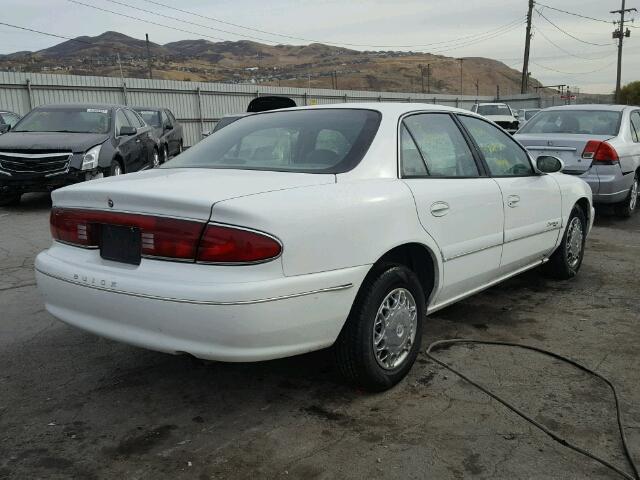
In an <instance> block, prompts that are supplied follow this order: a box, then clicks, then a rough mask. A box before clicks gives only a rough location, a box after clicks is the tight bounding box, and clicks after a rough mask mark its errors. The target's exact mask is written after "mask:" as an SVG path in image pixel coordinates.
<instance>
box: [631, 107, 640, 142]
mask: <svg viewBox="0 0 640 480" xmlns="http://www.w3.org/2000/svg"><path fill="white" fill-rule="evenodd" d="M631 136H632V137H633V141H634V142H640V111H637V110H636V111H635V112H631Z"/></svg>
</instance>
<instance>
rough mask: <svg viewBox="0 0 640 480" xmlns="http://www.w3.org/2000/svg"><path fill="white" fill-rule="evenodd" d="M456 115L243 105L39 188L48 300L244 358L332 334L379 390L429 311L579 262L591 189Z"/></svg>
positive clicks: (94, 319) (138, 337)
mask: <svg viewBox="0 0 640 480" xmlns="http://www.w3.org/2000/svg"><path fill="white" fill-rule="evenodd" d="M561 168H562V162H561V161H560V160H558V159H556V158H554V157H548V156H543V157H539V158H537V159H532V158H531V157H530V156H529V154H528V153H527V151H526V150H525V149H524V148H523V147H522V146H521V145H520V144H519V143H517V142H516V141H514V140H513V139H512V138H511V136H509V135H508V134H507V133H505V131H504V130H501V129H500V128H499V127H497V126H495V125H494V124H492V123H490V122H488V121H486V120H484V119H483V118H482V117H480V116H478V115H476V114H473V113H470V112H466V111H463V110H458V109H453V108H447V107H439V106H435V105H423V104H410V103H406V104H379V103H372V104H344V105H330V106H329V105H328V106H323V107H309V108H306V107H305V108H293V109H287V110H279V111H273V112H265V113H260V114H256V115H250V116H246V117H244V118H241V119H239V120H238V121H236V122H234V123H232V124H230V125H228V126H227V127H225V128H223V129H221V130H219V131H217V132H216V133H214V134H213V135H211V136H210V137H208V138H207V139H206V140H204V141H202V142H200V143H199V144H197V145H196V146H194V147H193V148H191V149H189V150H188V151H187V152H185V153H183V154H181V155H180V156H179V157H177V158H175V159H174V160H172V161H170V162H168V163H166V164H165V165H163V167H162V168H160V169H154V170H151V171H145V172H140V173H134V174H129V175H123V176H118V177H112V178H105V179H100V180H95V181H92V182H87V183H83V184H79V185H74V186H71V187H66V188H63V189H60V190H57V191H55V192H54V193H53V208H52V212H51V232H52V235H53V239H54V241H53V245H52V246H51V248H49V249H48V250H46V251H44V252H42V253H41V254H40V255H38V257H37V259H36V267H35V268H36V277H37V281H38V286H39V288H40V290H41V291H42V293H43V295H44V299H45V304H46V308H47V310H48V311H49V312H50V313H51V314H52V315H54V316H55V317H57V318H59V319H61V320H63V321H64V322H66V323H68V324H71V325H73V326H76V327H79V328H82V329H85V330H87V331H89V332H93V333H95V334H97V335H102V336H104V337H108V338H111V339H115V340H119V341H122V342H126V343H129V344H132V345H137V346H140V347H144V348H149V349H153V350H158V351H162V352H169V353H188V354H191V355H194V356H196V357H199V358H204V359H213V360H221V361H230V362H250V361H258V360H268V359H273V358H280V357H286V356H290V355H297V354H301V353H304V352H310V351H312V350H318V349H322V348H326V347H330V346H333V348H334V350H335V353H336V359H337V363H338V366H339V368H340V369H341V371H342V372H343V373H344V374H345V375H346V376H347V378H348V379H350V380H351V381H353V382H354V383H356V384H358V385H360V386H361V387H364V388H367V389H370V390H384V389H386V388H389V387H391V386H392V385H394V384H395V383H397V382H398V381H399V380H400V379H402V378H403V377H404V375H406V373H407V372H408V370H409V369H410V368H411V366H412V364H413V363H414V360H415V358H416V356H417V354H418V350H419V348H420V343H421V338H422V331H423V320H424V318H425V317H426V315H427V314H428V313H431V312H434V311H436V310H438V309H440V308H443V307H446V306H447V305H450V304H452V303H453V302H456V301H458V300H460V299H462V298H465V297H467V296H469V295H472V294H474V293H476V292H479V291H480V290H483V289H485V288H487V287H490V286H491V285H495V284H496V283H498V282H501V281H502V280H505V279H507V278H509V277H512V276H513V275H516V274H518V273H520V272H523V271H525V270H528V269H531V268H533V267H536V266H539V265H544V267H545V269H546V270H547V271H548V272H549V273H551V274H552V275H554V276H555V277H559V278H565V279H566V278H570V277H573V276H574V275H575V274H576V273H577V272H578V269H579V268H580V265H581V262H582V257H583V249H584V243H585V238H586V235H587V234H588V232H589V230H590V228H591V225H592V221H593V208H592V202H591V190H590V188H589V186H588V185H587V184H586V183H584V182H583V181H582V180H580V179H578V178H575V177H572V176H568V175H563V174H561V173H557V172H558V171H559V170H560V169H561Z"/></svg>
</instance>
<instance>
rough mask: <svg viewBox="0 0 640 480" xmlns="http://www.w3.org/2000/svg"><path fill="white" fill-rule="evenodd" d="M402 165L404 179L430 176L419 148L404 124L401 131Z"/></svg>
mask: <svg viewBox="0 0 640 480" xmlns="http://www.w3.org/2000/svg"><path fill="white" fill-rule="evenodd" d="M400 163H401V165H402V176H403V177H423V176H426V175H428V174H429V172H428V171H427V167H426V166H425V164H424V161H423V160H422V155H420V151H419V150H418V146H417V145H416V142H414V141H413V138H411V134H410V133H409V130H407V127H406V126H405V125H404V124H403V125H402V127H401V129H400Z"/></svg>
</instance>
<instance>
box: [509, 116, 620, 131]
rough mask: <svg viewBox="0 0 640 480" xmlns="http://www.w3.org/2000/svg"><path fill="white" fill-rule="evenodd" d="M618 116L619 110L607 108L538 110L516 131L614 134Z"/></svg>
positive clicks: (618, 123)
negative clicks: (608, 109) (613, 110)
mask: <svg viewBox="0 0 640 480" xmlns="http://www.w3.org/2000/svg"><path fill="white" fill-rule="evenodd" d="M620 117H621V115H620V112H612V111H607V110H547V111H543V112H539V113H538V115H536V116H535V117H533V118H532V119H531V121H530V122H527V124H526V125H525V126H524V127H522V129H521V130H520V131H519V132H518V133H568V134H573V135H608V136H616V135H618V131H619V129H620Z"/></svg>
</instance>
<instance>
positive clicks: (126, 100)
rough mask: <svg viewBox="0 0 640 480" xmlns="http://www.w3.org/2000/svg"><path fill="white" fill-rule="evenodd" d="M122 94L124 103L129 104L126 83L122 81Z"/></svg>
mask: <svg viewBox="0 0 640 480" xmlns="http://www.w3.org/2000/svg"><path fill="white" fill-rule="evenodd" d="M122 96H123V97H124V104H125V105H129V98H128V95H127V84H126V83H125V82H122Z"/></svg>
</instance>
